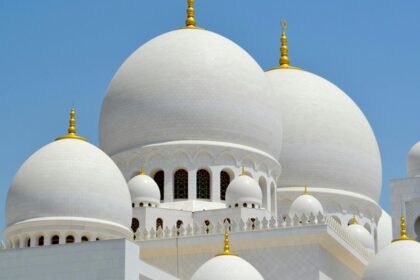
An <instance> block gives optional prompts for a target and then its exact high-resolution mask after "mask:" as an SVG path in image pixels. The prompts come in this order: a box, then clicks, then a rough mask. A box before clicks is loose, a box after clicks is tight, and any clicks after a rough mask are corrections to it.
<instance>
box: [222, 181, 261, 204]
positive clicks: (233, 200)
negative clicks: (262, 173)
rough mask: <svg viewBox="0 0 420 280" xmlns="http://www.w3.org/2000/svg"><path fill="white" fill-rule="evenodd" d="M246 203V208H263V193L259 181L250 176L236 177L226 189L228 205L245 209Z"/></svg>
mask: <svg viewBox="0 0 420 280" xmlns="http://www.w3.org/2000/svg"><path fill="white" fill-rule="evenodd" d="M244 203H246V204H247V206H246V207H251V205H252V204H256V205H258V207H260V206H261V203H262V191H261V188H260V186H259V185H258V183H257V181H255V180H254V179H253V178H251V177H249V176H248V175H241V176H238V177H236V178H235V179H233V180H232V182H230V184H229V186H228V187H227V189H226V205H227V206H230V207H235V204H238V207H243V206H244V205H243V204H244Z"/></svg>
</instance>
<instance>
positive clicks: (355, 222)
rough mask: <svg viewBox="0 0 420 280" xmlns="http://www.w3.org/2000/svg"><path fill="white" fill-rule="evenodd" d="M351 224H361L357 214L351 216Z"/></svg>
mask: <svg viewBox="0 0 420 280" xmlns="http://www.w3.org/2000/svg"><path fill="white" fill-rule="evenodd" d="M350 224H351V225H357V224H359V223H358V222H357V219H356V215H353V218H351V221H350Z"/></svg>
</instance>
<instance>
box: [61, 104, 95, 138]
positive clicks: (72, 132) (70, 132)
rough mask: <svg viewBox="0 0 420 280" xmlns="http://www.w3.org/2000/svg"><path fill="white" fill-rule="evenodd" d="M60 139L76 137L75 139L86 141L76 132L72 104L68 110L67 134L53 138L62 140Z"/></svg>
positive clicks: (74, 113) (74, 111) (74, 110)
mask: <svg viewBox="0 0 420 280" xmlns="http://www.w3.org/2000/svg"><path fill="white" fill-rule="evenodd" d="M62 139H77V140H82V141H87V139H86V138H84V137H82V136H79V135H77V134H76V109H75V108H74V106H72V107H71V110H70V121H69V128H68V129H67V135H63V136H60V137H57V138H56V139H55V140H62Z"/></svg>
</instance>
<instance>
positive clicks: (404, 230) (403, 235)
mask: <svg viewBox="0 0 420 280" xmlns="http://www.w3.org/2000/svg"><path fill="white" fill-rule="evenodd" d="M401 240H415V239H414V238H410V237H408V236H407V226H406V224H405V217H404V215H403V216H401V232H400V237H399V238H396V239H394V240H392V242H396V241H401Z"/></svg>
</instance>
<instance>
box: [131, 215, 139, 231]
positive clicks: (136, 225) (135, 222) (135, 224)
mask: <svg viewBox="0 0 420 280" xmlns="http://www.w3.org/2000/svg"><path fill="white" fill-rule="evenodd" d="M139 227H140V222H139V220H138V219H137V218H133V219H131V229H132V230H133V232H136V231H137V230H138V228H139Z"/></svg>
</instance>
